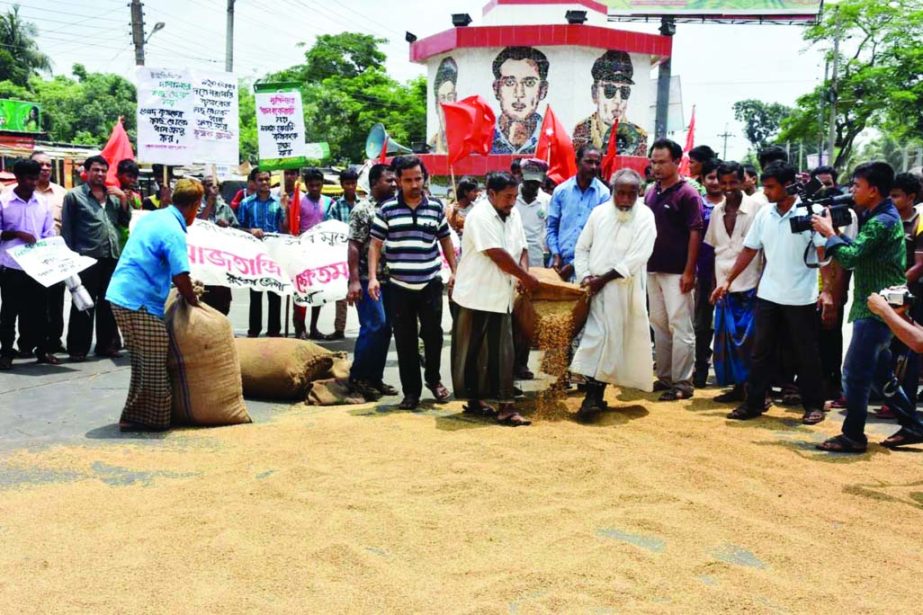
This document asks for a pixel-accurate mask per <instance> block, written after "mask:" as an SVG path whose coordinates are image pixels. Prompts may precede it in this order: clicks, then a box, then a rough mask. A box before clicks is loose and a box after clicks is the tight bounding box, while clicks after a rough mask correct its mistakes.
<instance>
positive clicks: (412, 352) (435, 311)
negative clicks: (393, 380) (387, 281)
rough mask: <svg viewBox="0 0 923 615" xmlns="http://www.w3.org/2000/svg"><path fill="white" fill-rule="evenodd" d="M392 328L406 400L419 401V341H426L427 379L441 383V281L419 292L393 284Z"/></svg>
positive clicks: (434, 281) (428, 383) (435, 281)
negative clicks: (408, 398) (409, 398)
mask: <svg viewBox="0 0 923 615" xmlns="http://www.w3.org/2000/svg"><path fill="white" fill-rule="evenodd" d="M390 291H391V300H390V301H391V314H390V316H391V326H392V328H393V330H394V345H395V346H396V347H397V362H398V371H399V372H400V375H401V389H402V390H403V393H404V396H405V397H416V398H419V397H420V394H421V393H422V392H423V382H422V380H421V379H420V351H419V346H418V345H417V338H418V337H419V338H422V339H423V354H424V355H425V357H424V370H423V371H424V377H425V378H426V384H427V385H430V386H435V385H436V384H439V383H440V382H441V380H442V376H441V374H440V369H441V361H442V280H441V279H439V278H436V279H434V280H431V281H430V282H429V284H427V285H426V286H425V287H424V288H422V289H420V290H411V289H409V288H404V287H403V286H398V285H396V284H393V283H392V284H391V287H390Z"/></svg>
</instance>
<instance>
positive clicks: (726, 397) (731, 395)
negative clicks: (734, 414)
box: [715, 386, 747, 404]
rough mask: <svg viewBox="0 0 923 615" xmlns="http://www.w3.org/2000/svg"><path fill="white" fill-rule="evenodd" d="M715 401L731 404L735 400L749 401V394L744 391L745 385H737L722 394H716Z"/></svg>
mask: <svg viewBox="0 0 923 615" xmlns="http://www.w3.org/2000/svg"><path fill="white" fill-rule="evenodd" d="M715 401H716V402H717V403H719V404H731V403H735V402H741V401H747V396H746V394H745V393H744V388H743V387H740V386H735V387H734V388H733V389H730V390H729V391H725V392H724V393H722V394H721V395H716V396H715Z"/></svg>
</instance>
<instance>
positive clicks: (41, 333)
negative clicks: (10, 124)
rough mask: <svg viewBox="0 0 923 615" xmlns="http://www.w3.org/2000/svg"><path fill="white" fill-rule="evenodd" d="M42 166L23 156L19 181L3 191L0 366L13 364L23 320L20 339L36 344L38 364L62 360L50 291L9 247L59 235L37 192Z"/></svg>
mask: <svg viewBox="0 0 923 615" xmlns="http://www.w3.org/2000/svg"><path fill="white" fill-rule="evenodd" d="M41 171H42V165H41V164H40V163H39V162H38V161H36V160H20V161H19V162H17V163H16V164H15V165H14V166H13V174H14V175H15V176H16V182H17V186H16V188H14V189H13V190H10V191H8V192H5V193H3V195H0V301H2V304H0V369H3V370H6V369H11V368H12V367H13V357H14V356H15V354H16V353H15V351H14V350H13V338H14V337H15V334H16V321H17V320H19V334H20V344H22V345H24V347H25V348H35V357H36V359H38V362H39V363H50V364H51V365H57V364H58V363H60V361H59V360H58V359H57V358H56V357H55V356H54V355H53V354H51V353H50V352H49V348H48V346H49V338H48V309H47V301H48V291H47V289H46V288H45V287H44V286H42V285H41V284H40V283H39V282H37V281H36V280H33V279H32V278H31V277H29V276H28V275H26V273H25V272H24V271H23V270H22V268H21V267H20V266H19V264H18V263H16V261H15V260H13V258H12V257H11V256H10V255H9V254H8V252H7V251H8V250H11V249H13V248H16V247H19V246H22V245H26V244H34V243H35V242H36V241H38V240H39V239H44V238H46V237H51V236H53V235H54V234H55V228H54V215H53V213H52V210H51V207H50V206H49V204H48V203H47V202H46V201H45V200H44V199H39V198H38V197H37V196H36V194H35V186H36V184H38V180H39V174H40V173H41Z"/></svg>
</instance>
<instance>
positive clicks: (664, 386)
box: [654, 380, 673, 393]
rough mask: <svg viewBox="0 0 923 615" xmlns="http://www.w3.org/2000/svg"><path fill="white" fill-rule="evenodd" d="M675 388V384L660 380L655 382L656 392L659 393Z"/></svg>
mask: <svg viewBox="0 0 923 615" xmlns="http://www.w3.org/2000/svg"><path fill="white" fill-rule="evenodd" d="M672 388H673V385H670V384H667V383H665V382H662V381H660V380H658V381H657V382H655V383H654V392H655V393H659V392H660V391H669V390H671V389H672Z"/></svg>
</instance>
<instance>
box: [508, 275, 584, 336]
mask: <svg viewBox="0 0 923 615" xmlns="http://www.w3.org/2000/svg"><path fill="white" fill-rule="evenodd" d="M529 273H531V274H532V275H534V276H535V277H536V278H538V281H539V287H538V289H537V290H536V291H534V292H532V293H530V294H528V295H518V296H517V297H516V301H515V302H514V304H513V320H514V322H515V323H516V327H518V329H519V331H520V334H521V335H523V336H524V337H525V338H527V339H530V340H533V341H534V340H535V339H536V337H537V336H536V332H537V331H538V330H540V329H541V328H542V326H543V321H549V320H552V319H555V320H556V319H558V318H560V316H561V315H562V313H569V314H570V316H571V318H572V329H571V331H570V337H573V336H574V335H576V334H577V333H579V332H580V330H581V329H583V326H584V325H585V324H586V319H587V315H588V314H589V311H590V304H589V301H587V297H588V296H587V293H586V291H585V290H584V289H582V288H580V286H578V285H577V284H571V283H570V282H563V281H561V278H560V277H559V276H558V274H557V273H556V272H555V271H554V270H553V269H542V268H530V269H529ZM545 324H546V325H547V324H548V323H547V322H545Z"/></svg>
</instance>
